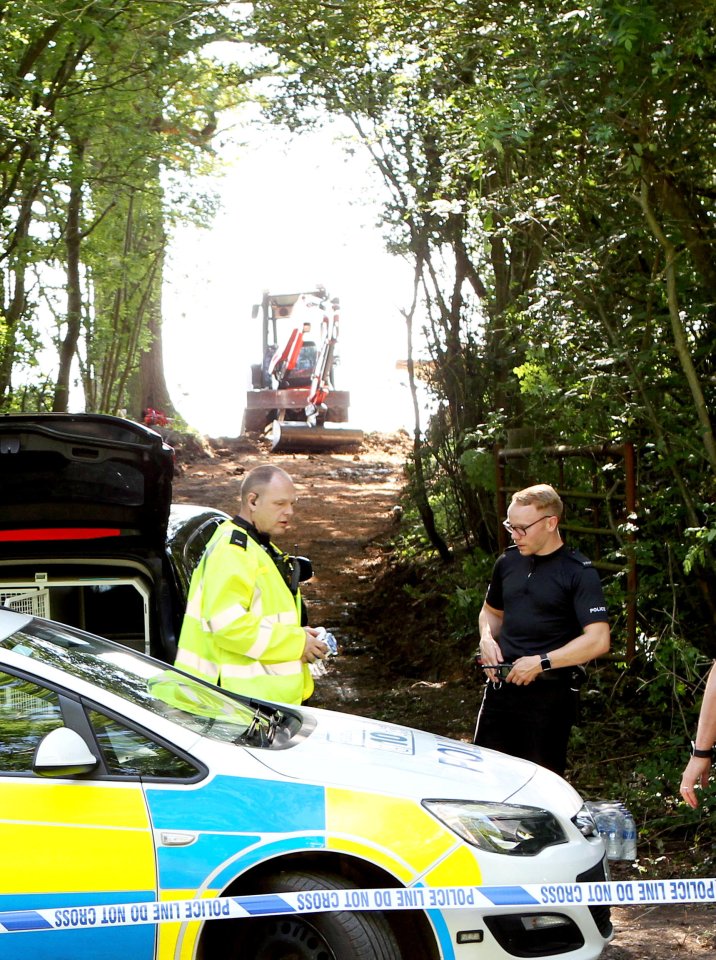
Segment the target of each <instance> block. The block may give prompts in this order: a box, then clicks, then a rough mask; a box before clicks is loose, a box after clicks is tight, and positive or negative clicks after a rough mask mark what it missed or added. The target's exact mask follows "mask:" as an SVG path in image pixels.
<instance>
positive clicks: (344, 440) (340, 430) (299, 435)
mask: <svg viewBox="0 0 716 960" xmlns="http://www.w3.org/2000/svg"><path fill="white" fill-rule="evenodd" d="M362 441H363V431H362V430H356V429H355V428H354V427H349V426H348V424H345V423H325V424H323V425H322V426H317V427H309V425H308V424H307V423H301V422H298V421H294V420H274V421H273V423H272V425H271V451H272V453H279V452H280V453H283V452H286V451H290V452H292V453H312V452H313V451H314V450H333V451H334V452H336V453H339V452H347V451H350V450H356V449H357V448H358V447H359V446H360V445H361V443H362Z"/></svg>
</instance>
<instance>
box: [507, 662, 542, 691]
mask: <svg viewBox="0 0 716 960" xmlns="http://www.w3.org/2000/svg"><path fill="white" fill-rule="evenodd" d="M540 673H542V658H541V657H540V655H539V654H535V655H534V656H532V657H519V658H518V659H517V660H515V662H514V663H513V665H512V669H511V670H510V672H509V673H508V674H507V682H508V683H516V684H517V686H518V687H526V686H527V684H528V683H532V682H533V681H534V680H536V679H537V677H538V676H539V675H540Z"/></svg>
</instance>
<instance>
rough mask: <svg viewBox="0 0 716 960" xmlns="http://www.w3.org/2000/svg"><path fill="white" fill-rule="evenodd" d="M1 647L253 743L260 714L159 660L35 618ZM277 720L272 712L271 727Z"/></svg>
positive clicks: (184, 721) (220, 736)
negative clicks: (257, 716) (257, 717)
mask: <svg viewBox="0 0 716 960" xmlns="http://www.w3.org/2000/svg"><path fill="white" fill-rule="evenodd" d="M0 646H2V647H4V648H5V649H7V650H12V651H13V653H16V654H21V655H22V656H26V657H28V658H30V659H32V660H33V661H39V662H42V663H46V664H50V665H51V666H53V667H56V668H57V669H58V670H61V671H62V672H63V673H64V674H68V675H70V676H73V677H77V678H78V679H80V680H85V681H87V682H88V683H91V684H93V685H94V686H95V687H99V688H101V689H102V690H106V691H108V692H110V693H113V694H116V695H117V696H118V697H121V698H122V699H123V700H126V701H128V702H129V703H133V704H136V705H137V706H139V707H143V708H144V709H146V710H149V711H151V712H152V713H153V714H155V715H158V716H163V717H166V718H167V719H169V720H171V721H172V722H173V723H177V724H179V725H181V726H182V727H185V728H187V729H189V730H191V731H193V732H195V733H198V734H201V735H202V736H205V737H211V738H212V739H214V740H222V741H229V742H234V743H235V742H239V741H243V742H247V743H248V742H252V741H253V740H254V739H256V736H257V720H256V715H257V710H256V706H255V705H254V706H250V705H249V704H248V703H244V702H242V701H240V700H237V699H234V698H233V697H231V696H227V695H226V694H224V693H222V692H221V690H218V689H216V688H214V687H211V686H208V685H206V684H203V683H202V682H201V681H199V680H194V679H193V678H192V677H188V676H186V675H185V674H182V673H181V672H179V671H177V670H174V669H173V668H171V667H168V666H167V665H166V664H163V663H160V662H159V661H157V660H152V659H151V658H149V657H145V656H143V655H142V654H138V653H135V652H134V651H132V650H129V649H127V648H124V647H122V646H120V645H119V644H116V643H110V642H109V641H107V640H102V639H100V638H99V637H94V636H92V635H91V634H87V633H82V632H81V631H79V630H74V629H73V628H72V627H67V626H64V625H62V624H59V623H50V622H48V621H43V620H39V619H34V620H30V621H29V622H27V623H26V624H25V625H23V626H22V628H21V629H20V630H17V631H16V632H14V633H12V634H10V635H8V636H6V637H5V638H4V639H3V640H0ZM271 722H272V718H271V715H270V713H267V715H266V718H265V725H267V726H269V725H270V723H271Z"/></svg>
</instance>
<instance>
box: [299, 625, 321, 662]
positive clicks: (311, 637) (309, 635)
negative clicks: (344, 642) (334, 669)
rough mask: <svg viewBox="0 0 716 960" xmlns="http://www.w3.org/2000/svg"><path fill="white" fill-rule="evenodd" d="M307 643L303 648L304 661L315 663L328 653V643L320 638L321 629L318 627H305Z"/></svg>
mask: <svg viewBox="0 0 716 960" xmlns="http://www.w3.org/2000/svg"><path fill="white" fill-rule="evenodd" d="M303 629H304V632H305V634H306V645H305V646H304V648H303V655H302V657H301V660H302V661H303V663H315V661H316V660H323V659H324V658H325V657H326V656H327V655H328V644H327V643H326V642H325V641H324V640H320V639H319V637H320V635H321V630H320V629H319V628H318V627H304V628H303Z"/></svg>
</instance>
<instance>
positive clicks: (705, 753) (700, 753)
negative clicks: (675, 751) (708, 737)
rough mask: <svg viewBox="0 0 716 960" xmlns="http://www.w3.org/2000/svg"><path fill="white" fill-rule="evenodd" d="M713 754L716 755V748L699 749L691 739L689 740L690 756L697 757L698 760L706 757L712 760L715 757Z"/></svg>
mask: <svg viewBox="0 0 716 960" xmlns="http://www.w3.org/2000/svg"><path fill="white" fill-rule="evenodd" d="M715 755H716V750H714V748H713V747H710V748H709V749H708V750H699V749H698V748H697V746H696V744H695V743H694V741H693V740H692V741H691V756H692V757H698V759H699V760H707V759H708V760H711V761H713V760H714V759H716V756H715Z"/></svg>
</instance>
